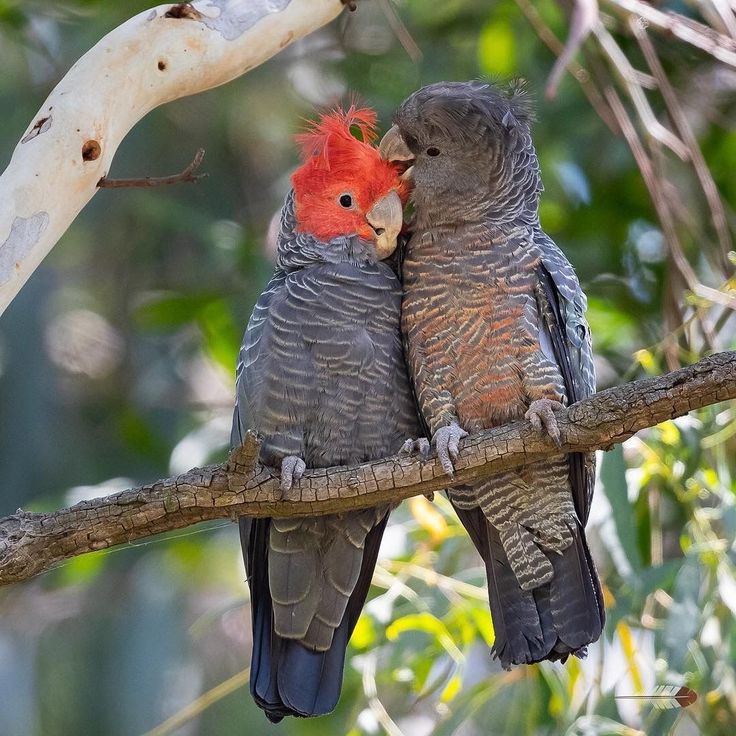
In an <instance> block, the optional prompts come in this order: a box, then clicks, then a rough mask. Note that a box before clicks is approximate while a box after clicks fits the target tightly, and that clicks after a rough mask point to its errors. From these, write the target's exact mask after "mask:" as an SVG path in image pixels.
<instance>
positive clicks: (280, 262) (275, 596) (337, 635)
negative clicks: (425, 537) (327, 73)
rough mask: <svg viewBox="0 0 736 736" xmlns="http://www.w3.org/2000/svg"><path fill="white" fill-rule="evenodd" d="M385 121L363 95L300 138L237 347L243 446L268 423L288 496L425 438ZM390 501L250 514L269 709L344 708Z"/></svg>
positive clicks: (259, 685)
mask: <svg viewBox="0 0 736 736" xmlns="http://www.w3.org/2000/svg"><path fill="white" fill-rule="evenodd" d="M375 124H376V117H375V113H373V111H372V110H368V109H357V108H356V107H355V106H351V107H350V108H349V109H348V110H347V111H342V110H336V111H334V112H331V113H328V114H326V115H323V116H322V117H321V118H320V119H319V121H317V122H316V123H313V124H312V125H311V126H310V128H309V130H307V131H306V132H305V133H302V134H301V135H299V136H297V142H298V144H299V147H300V151H301V157H302V164H301V166H300V167H299V168H298V169H297V170H296V171H295V172H294V174H293V176H292V185H293V188H292V190H291V191H290V192H289V194H288V195H287V198H286V202H285V204H284V207H283V210H282V215H281V229H280V233H279V237H278V245H277V263H276V269H275V272H274V274H273V276H272V278H271V280H270V282H269V283H268V285H267V287H266V289H265V290H264V292H263V293H262V294H261V296H260V298H259V299H258V302H257V303H256V305H255V307H254V309H253V314H252V316H251V318H250V321H249V323H248V327H247V329H246V331H245V336H244V338H243V344H242V347H241V350H240V356H239V362H238V368H237V388H236V405H235V414H234V418H233V429H232V436H231V444H232V445H233V447H238V446H240V445H241V444H242V442H243V438H244V437H245V432H246V431H247V430H248V429H249V428H252V429H254V430H255V431H257V432H258V434H259V436H260V438H261V456H260V460H261V462H262V463H264V464H265V465H267V466H271V467H273V468H274V469H275V473H276V474H277V476H278V477H279V479H280V487H281V492H282V494H283V496H284V497H285V498H289V497H292V496H295V494H296V489H297V488H298V481H299V479H300V478H301V476H302V474H303V473H304V472H305V470H306V469H307V468H324V467H329V466H332V465H352V464H358V463H362V462H366V461H369V460H374V459H379V458H382V457H386V456H387V455H392V454H394V453H396V452H398V451H399V450H401V449H402V447H403V446H406V447H407V448H408V447H413V446H414V445H415V444H417V443H415V442H414V441H413V440H412V439H411V438H413V437H416V435H417V432H418V429H419V428H418V421H417V416H416V413H415V409H414V404H413V401H412V399H411V390H410V388H409V383H408V377H407V372H406V367H405V364H404V357H403V350H402V344H401V335H400V307H401V285H400V283H399V280H398V278H397V276H396V274H395V272H394V270H393V268H392V266H391V265H390V263H388V262H387V261H386V260H385V259H387V258H389V257H390V256H391V255H392V254H393V252H394V250H395V248H396V242H397V237H398V235H399V232H400V230H401V227H402V206H403V203H404V202H405V200H406V197H407V194H408V191H407V189H406V185H405V183H404V182H403V181H402V180H401V177H400V174H399V171H398V170H397V169H396V168H395V167H394V166H392V165H391V164H390V163H387V162H386V161H384V160H382V159H381V157H380V156H379V154H378V151H377V150H376V149H375V148H374V146H373V145H372V143H373V141H374V140H375V138H376V131H375ZM353 131H355V132H356V133H357V134H358V135H359V136H360V138H358V137H356V136H355V135H354V134H353ZM295 483H296V484H297V485H296V487H295ZM390 510H391V507H390V506H381V507H378V508H371V509H364V510H361V511H352V512H346V513H342V514H334V515H328V516H319V517H307V518H305V517H300V518H264V519H251V518H242V519H241V520H240V534H241V543H242V547H243V556H244V559H245V567H246V572H247V576H248V583H249V585H250V591H251V618H252V626H253V655H252V660H251V675H250V689H251V693H252V695H253V697H254V698H255V701H256V703H257V704H258V705H259V706H260V707H261V708H263V710H264V711H265V712H266V715H267V716H268V718H269V719H270V720H272V721H279V720H281V718H283V717H284V716H287V715H293V716H315V715H322V714H324V713H329V712H330V711H332V710H333V709H334V707H335V706H336V704H337V701H338V698H339V696H340V690H341V687H342V675H343V668H344V664H345V652H346V649H347V644H348V640H349V638H350V635H351V634H352V631H353V629H354V627H355V624H356V623H357V620H358V616H359V615H360V611H361V609H362V608H363V604H364V603H365V600H366V597H367V595H368V592H369V588H370V581H371V577H372V575H373V570H374V568H375V565H376V559H377V556H378V549H379V546H380V542H381V538H382V536H383V532H384V529H385V527H386V523H387V521H388V515H389V511H390Z"/></svg>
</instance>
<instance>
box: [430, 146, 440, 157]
mask: <svg viewBox="0 0 736 736" xmlns="http://www.w3.org/2000/svg"><path fill="white" fill-rule="evenodd" d="M439 155H440V149H439V148H437V146H430V147H429V148H428V149H427V156H439Z"/></svg>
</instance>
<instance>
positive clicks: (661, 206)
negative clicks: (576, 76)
mask: <svg viewBox="0 0 736 736" xmlns="http://www.w3.org/2000/svg"><path fill="white" fill-rule="evenodd" d="M605 94H606V99H607V100H608V104H609V105H610V106H611V109H612V110H613V113H614V115H615V116H616V120H617V121H618V124H619V126H620V127H621V131H622V132H623V134H624V138H626V142H627V143H628V144H629V148H630V149H631V153H632V154H633V156H634V160H635V161H636V164H637V166H638V167H639V171H641V175H642V178H643V179H644V183H645V184H646V186H647V189H648V190H649V195H650V196H651V198H652V202H653V204H654V208H655V209H656V210H657V215H658V217H659V221H660V223H661V225H662V230H663V231H664V234H665V239H666V242H667V244H668V246H669V248H668V252H669V255H670V258H671V259H672V263H673V264H674V266H675V267H676V268H677V271H678V272H679V273H680V275H681V276H682V277H683V279H685V282H686V284H687V286H688V288H689V289H690V290H691V291H693V292H694V291H695V290H696V288H697V287H699V286H700V285H701V284H700V282H699V280H698V277H697V275H696V274H695V271H694V270H693V267H692V266H691V265H690V262H689V261H688V260H687V258H686V257H685V253H684V251H683V250H682V244H681V243H680V238H679V236H678V235H677V231H676V230H675V227H674V224H673V218H672V213H671V208H670V203H669V201H668V199H667V197H666V196H665V194H664V192H663V191H662V187H661V182H660V179H659V178H658V177H657V174H656V172H655V170H654V165H653V163H652V161H651V159H650V158H649V156H648V155H647V152H646V151H645V149H644V146H643V145H642V142H641V141H640V140H639V135H638V133H637V132H636V128H635V127H634V123H633V122H632V121H631V118H630V117H629V114H628V113H627V112H626V108H625V107H624V104H623V102H622V101H621V98H620V97H619V96H618V93H617V92H616V90H615V89H614V88H613V86H610V87H608V88H607V89H606V90H605ZM699 323H700V325H701V331H702V333H703V335H704V337H705V339H706V341H707V342H708V343H711V342H712V330H711V329H710V328H709V326H708V325H706V324H705V323H704V322H703V319H702V318H701V317H700V316H699ZM668 332H671V329H670V330H668ZM667 354H668V353H667V349H666V348H665V355H666V356H667ZM668 365H669V366H670V368H673V367H674V365H673V364H672V362H670V361H669V360H668Z"/></svg>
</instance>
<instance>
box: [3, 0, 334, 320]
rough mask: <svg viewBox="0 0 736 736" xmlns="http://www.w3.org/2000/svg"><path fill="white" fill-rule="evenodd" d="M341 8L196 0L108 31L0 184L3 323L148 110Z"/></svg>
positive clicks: (207, 84)
mask: <svg viewBox="0 0 736 736" xmlns="http://www.w3.org/2000/svg"><path fill="white" fill-rule="evenodd" d="M343 7H344V6H343V3H342V2H341V0H198V1H197V2H191V3H181V4H179V5H160V6H158V7H156V8H152V9H151V10H146V11H144V12H142V13H140V14H138V15H137V16H135V17H134V18H131V19H130V20H128V21H126V22H125V23H123V24H122V25H121V26H119V27H118V28H116V29H114V30H113V31H111V32H110V33H108V34H107V35H106V36H105V37H104V38H103V39H102V40H101V41H100V42H99V43H97V44H96V45H95V46H94V47H93V48H92V49H90V50H89V51H88V52H87V53H86V54H85V55H84V56H83V57H82V58H81V59H79V61H77V63H76V64H74V66H73V67H72V68H71V69H70V70H69V72H68V73H67V74H66V76H65V77H64V78H63V79H62V80H61V81H60V82H59V84H58V85H57V86H56V87H55V89H54V90H53V91H52V92H51V94H50V95H49V97H48V98H47V100H46V101H45V102H44V103H43V105H42V106H41V109H40V110H39V111H38V114H37V115H36V116H35V118H34V119H33V121H32V122H31V123H30V125H29V126H28V129H27V130H26V131H25V133H24V134H23V136H22V138H21V140H20V142H19V143H18V145H17V146H16V149H15V151H14V152H13V156H12V158H11V160H10V163H9V164H8V168H7V169H6V170H5V172H4V173H3V174H2V175H0V314H2V313H3V311H4V310H5V308H6V307H7V306H8V304H10V302H11V301H12V300H13V298H14V297H15V296H16V294H17V293H18V291H20V288H21V287H22V286H23V284H24V283H25V282H26V281H27V280H28V277H29V276H30V275H31V274H32V273H33V271H34V270H35V269H36V268H37V267H38V265H39V264H40V263H41V261H42V260H43V259H44V258H45V257H46V255H47V254H48V253H49V251H50V250H51V249H52V248H53V246H54V245H55V244H56V242H57V241H58V240H59V238H60V237H61V236H62V235H63V234H64V233H65V232H66V230H67V228H68V227H69V225H70V224H71V223H72V221H73V220H74V218H75V217H76V216H77V214H78V213H79V212H80V210H81V209H82V208H83V207H84V206H85V205H86V204H87V202H88V201H89V200H90V199H91V198H92V196H93V195H94V194H95V192H97V189H98V187H97V184H98V182H99V181H100V179H102V178H103V177H105V176H106V175H107V173H108V171H109V170H110V164H111V162H112V159H113V156H114V154H115V151H116V150H117V148H118V146H119V145H120V143H121V141H122V140H123V138H124V137H125V136H126V135H127V133H128V131H129V130H130V129H131V128H132V127H133V126H134V125H135V124H136V123H137V122H138V121H139V120H140V119H141V118H142V117H144V116H145V115H146V114H147V113H148V112H150V111H151V110H153V109H154V108H155V107H158V106H159V105H162V104H164V103H166V102H171V101H172V100H177V99H179V98H181V97H186V96H187V95H193V94H196V93H198V92H203V91H204V90H207V89H211V88H212V87H216V86H218V85H221V84H225V82H229V81H230V80H232V79H235V78H236V77H239V76H240V75H242V74H244V73H245V72H247V71H249V70H250V69H252V68H253V67H255V66H258V65H259V64H262V63H263V62H264V61H266V60H267V59H269V58H270V57H272V56H273V55H274V54H276V53H278V52H279V51H280V50H281V49H283V48H284V47H286V46H288V45H289V44H290V43H292V42H293V41H295V40H297V39H299V38H302V37H303V36H305V35H307V34H308V33H311V32H312V31H314V30H316V29H317V28H320V27H321V26H324V25H326V24H327V23H329V22H330V21H331V20H332V19H333V18H335V17H336V16H337V15H339V13H340V12H341V11H342V9H343Z"/></svg>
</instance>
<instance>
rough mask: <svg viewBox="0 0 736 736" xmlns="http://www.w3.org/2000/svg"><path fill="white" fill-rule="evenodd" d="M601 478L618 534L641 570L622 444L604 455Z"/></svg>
mask: <svg viewBox="0 0 736 736" xmlns="http://www.w3.org/2000/svg"><path fill="white" fill-rule="evenodd" d="M600 480H601V486H602V487H603V492H604V493H605V494H606V498H607V499H608V502H609V503H610V504H611V510H612V512H613V523H614V526H615V528H616V536H617V537H618V539H619V542H620V543H621V547H622V549H623V550H624V552H625V553H626V556H627V559H628V561H629V563H630V565H631V567H632V568H633V570H634V571H635V572H636V571H638V570H641V567H642V561H641V556H640V554H639V548H638V544H637V538H636V525H635V523H634V514H633V509H632V506H631V504H630V503H629V492H628V486H627V484H626V463H625V462H624V451H623V447H622V446H621V445H616V446H615V447H614V448H613V449H612V450H610V451H609V452H607V453H605V454H604V455H603V460H602V461H601V475H600Z"/></svg>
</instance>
